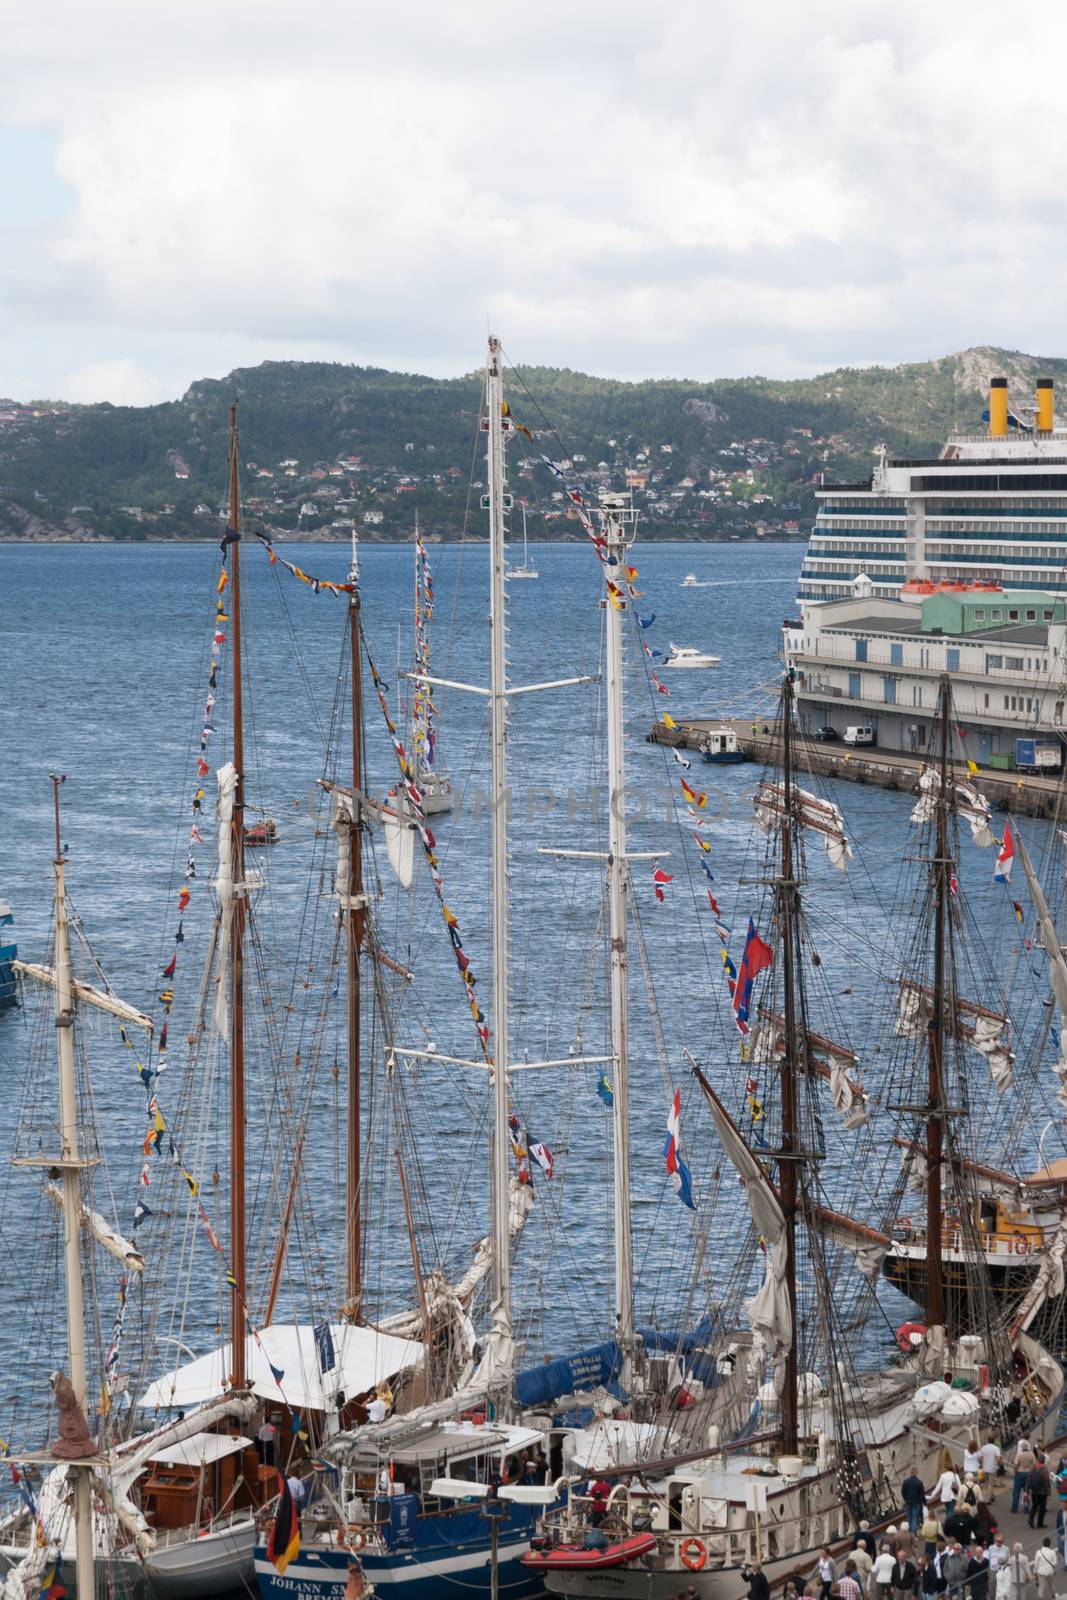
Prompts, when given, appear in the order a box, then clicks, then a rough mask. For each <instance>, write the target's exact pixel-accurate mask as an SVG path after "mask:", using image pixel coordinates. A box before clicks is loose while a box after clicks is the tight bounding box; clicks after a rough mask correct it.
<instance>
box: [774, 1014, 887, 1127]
mask: <svg viewBox="0 0 1067 1600" xmlns="http://www.w3.org/2000/svg"><path fill="white" fill-rule="evenodd" d="M783 1026H784V1023H783V1019H782V1018H781V1017H780V1016H775V1015H773V1014H772V1013H770V1012H766V1011H763V1012H762V1020H761V1021H760V1022H758V1023H757V1024H756V1026H755V1027H754V1028H753V1029H752V1031H751V1033H750V1034H749V1036H748V1059H749V1060H750V1061H753V1062H758V1063H761V1064H764V1065H768V1066H769V1065H771V1064H773V1063H776V1062H777V1061H779V1060H780V1058H781V1056H782V1055H783V1054H784V1051H785V1044H784V1040H783V1037H782V1028H783ZM808 1043H809V1046H810V1049H811V1052H812V1055H811V1060H812V1064H813V1066H814V1068H815V1070H816V1071H817V1072H818V1073H819V1075H820V1076H821V1077H825V1078H826V1080H827V1081H828V1083H829V1085H830V1096H831V1098H832V1100H833V1102H834V1108H835V1110H836V1111H838V1112H839V1113H840V1115H841V1117H842V1119H843V1122H844V1126H845V1128H846V1129H847V1130H848V1131H849V1132H853V1131H854V1130H855V1129H856V1128H862V1127H863V1126H864V1125H865V1124H866V1123H867V1122H868V1121H869V1120H870V1117H869V1114H868V1110H867V1106H868V1102H869V1100H870V1096H869V1095H868V1094H867V1092H866V1090H865V1089H864V1088H863V1086H862V1085H861V1084H859V1083H857V1082H855V1081H854V1080H853V1078H852V1077H850V1075H849V1074H850V1070H851V1071H855V1069H856V1066H857V1065H858V1063H857V1058H856V1054H855V1051H853V1050H846V1049H844V1048H843V1047H842V1046H841V1045H835V1044H834V1043H833V1041H832V1040H831V1039H824V1038H822V1037H821V1035H819V1034H814V1033H812V1032H811V1031H810V1030H809V1032H808ZM820 1057H825V1064H824V1063H823V1061H821V1060H820V1059H819V1058H820Z"/></svg>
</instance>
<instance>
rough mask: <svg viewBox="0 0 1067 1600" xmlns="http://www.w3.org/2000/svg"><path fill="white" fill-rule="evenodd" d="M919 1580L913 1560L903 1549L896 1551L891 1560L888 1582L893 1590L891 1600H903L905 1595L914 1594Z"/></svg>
mask: <svg viewBox="0 0 1067 1600" xmlns="http://www.w3.org/2000/svg"><path fill="white" fill-rule="evenodd" d="M918 1581H919V1574H918V1572H917V1571H916V1569H915V1563H914V1561H912V1560H910V1559H909V1557H908V1554H907V1551H905V1550H898V1551H897V1559H896V1560H895V1561H894V1562H893V1571H892V1573H891V1574H890V1578H889V1582H890V1586H891V1587H892V1590H893V1600H905V1597H906V1596H907V1595H914V1593H915V1589H916V1586H917V1584H918Z"/></svg>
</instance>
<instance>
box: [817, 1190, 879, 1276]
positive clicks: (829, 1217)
mask: <svg viewBox="0 0 1067 1600" xmlns="http://www.w3.org/2000/svg"><path fill="white" fill-rule="evenodd" d="M815 1220H816V1224H817V1226H818V1228H819V1231H820V1232H821V1233H822V1235H823V1238H824V1239H828V1240H829V1241H830V1243H831V1244H835V1245H838V1246H840V1248H841V1249H842V1250H847V1251H848V1252H849V1254H850V1255H851V1256H852V1258H853V1260H854V1262H855V1264H856V1270H857V1271H858V1272H859V1273H860V1274H861V1276H862V1277H864V1278H866V1279H867V1281H868V1283H876V1282H877V1281H878V1275H879V1273H880V1272H881V1270H882V1262H883V1261H884V1260H885V1258H886V1255H887V1254H888V1252H889V1246H890V1244H891V1243H892V1240H891V1239H890V1238H889V1235H888V1234H885V1233H879V1232H878V1231H877V1229H875V1228H869V1227H867V1225H866V1224H865V1223H862V1222H857V1221H856V1220H855V1219H854V1218H853V1217H848V1216H845V1215H844V1214H843V1213H842V1212H840V1211H830V1210H829V1209H828V1208H827V1207H825V1206H816V1207H815Z"/></svg>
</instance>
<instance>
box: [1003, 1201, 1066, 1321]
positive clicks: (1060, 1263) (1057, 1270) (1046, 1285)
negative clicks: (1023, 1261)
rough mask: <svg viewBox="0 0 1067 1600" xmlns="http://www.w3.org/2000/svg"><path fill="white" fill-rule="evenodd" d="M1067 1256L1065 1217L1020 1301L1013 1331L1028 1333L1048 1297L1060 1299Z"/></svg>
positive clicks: (1064, 1280)
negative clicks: (1027, 1330)
mask: <svg viewBox="0 0 1067 1600" xmlns="http://www.w3.org/2000/svg"><path fill="white" fill-rule="evenodd" d="M1065 1257H1067V1218H1064V1219H1063V1221H1061V1223H1060V1225H1059V1227H1058V1228H1057V1229H1056V1232H1055V1233H1054V1234H1053V1236H1052V1238H1051V1239H1050V1240H1049V1242H1048V1244H1047V1245H1046V1246H1045V1248H1044V1249H1043V1250H1042V1252H1041V1260H1040V1265H1039V1266H1038V1269H1037V1274H1036V1276H1035V1278H1034V1281H1033V1282H1032V1283H1031V1285H1030V1287H1029V1289H1028V1290H1027V1291H1026V1294H1025V1295H1024V1296H1023V1298H1022V1300H1021V1301H1020V1303H1019V1306H1018V1309H1017V1310H1016V1313H1015V1319H1014V1321H1013V1323H1012V1335H1013V1336H1015V1335H1016V1334H1019V1333H1025V1331H1026V1329H1027V1328H1028V1327H1029V1326H1030V1324H1031V1323H1032V1322H1033V1320H1034V1318H1035V1317H1036V1316H1037V1314H1038V1312H1039V1311H1040V1310H1041V1307H1042V1306H1043V1305H1044V1304H1045V1302H1046V1301H1048V1300H1057V1299H1059V1297H1060V1296H1061V1295H1062V1294H1063V1291H1064V1287H1065V1286H1067V1273H1065V1269H1064V1259H1065Z"/></svg>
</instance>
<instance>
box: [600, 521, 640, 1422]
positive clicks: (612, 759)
mask: <svg viewBox="0 0 1067 1600" xmlns="http://www.w3.org/2000/svg"><path fill="white" fill-rule="evenodd" d="M604 518H605V523H604V535H605V538H606V539H607V556H608V558H609V559H608V560H606V561H605V562H604V564H603V571H604V582H605V590H604V600H603V602H602V604H603V605H604V608H605V612H606V615H607V678H608V681H607V723H608V730H607V731H608V740H607V744H608V925H609V933H610V938H611V1050H612V1054H613V1056H614V1057H615V1093H614V1095H613V1097H612V1112H613V1118H612V1122H613V1145H614V1167H615V1182H614V1213H615V1216H614V1221H615V1337H616V1339H617V1340H618V1341H619V1345H620V1346H621V1349H622V1371H621V1374H620V1382H621V1384H622V1387H623V1389H624V1390H627V1391H628V1390H629V1388H630V1384H631V1378H632V1367H633V1345H634V1284H633V1271H634V1267H633V1226H632V1222H631V1217H630V1083H629V949H628V933H629V896H630V868H629V863H628V860H627V856H626V755H625V748H624V743H623V738H624V732H625V727H624V692H625V684H624V678H623V671H624V640H623V632H622V627H623V609H624V607H625V605H626V603H627V602H626V599H625V596H626V593H627V585H626V579H625V571H624V567H625V561H626V552H627V549H628V547H629V545H630V544H631V543H632V542H633V523H634V521H635V520H636V512H634V511H633V510H632V509H631V508H629V507H628V506H626V504H625V501H624V499H623V497H622V496H621V495H613V496H611V497H610V498H609V499H607V500H606V501H605V507H604ZM612 556H614V557H615V563H614V564H613V563H612V562H611V560H610V558H611V557H612ZM608 584H612V585H613V586H614V589H615V590H616V593H615V594H614V596H613V595H612V592H611V591H610V590H609V589H608V588H607V585H608Z"/></svg>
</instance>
